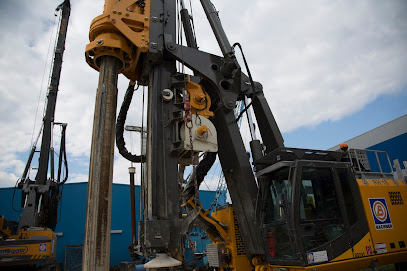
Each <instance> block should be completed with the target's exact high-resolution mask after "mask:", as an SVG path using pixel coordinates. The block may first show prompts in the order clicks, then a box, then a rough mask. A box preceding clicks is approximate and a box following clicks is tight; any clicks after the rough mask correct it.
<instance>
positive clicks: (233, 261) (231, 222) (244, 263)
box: [212, 206, 253, 271]
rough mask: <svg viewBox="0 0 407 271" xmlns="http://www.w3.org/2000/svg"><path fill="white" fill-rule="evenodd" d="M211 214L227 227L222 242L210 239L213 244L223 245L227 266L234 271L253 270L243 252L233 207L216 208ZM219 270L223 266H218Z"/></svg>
mask: <svg viewBox="0 0 407 271" xmlns="http://www.w3.org/2000/svg"><path fill="white" fill-rule="evenodd" d="M212 216H213V217H214V218H215V220H216V221H218V222H220V223H222V224H223V225H226V226H227V227H228V230H227V231H226V234H227V235H226V238H225V239H224V240H225V242H224V243H223V242H219V241H216V240H215V241H214V240H212V241H213V242H214V243H215V244H216V243H218V244H224V245H225V247H226V250H227V251H228V253H229V255H230V263H229V267H233V268H234V269H233V270H235V271H244V270H245V271H247V270H253V266H252V265H251V263H250V261H249V258H248V257H247V255H246V253H245V249H244V245H243V240H242V237H241V235H240V232H239V226H238V224H237V220H236V218H235V214H234V212H233V207H231V206H228V207H226V208H224V209H221V210H217V211H216V212H215V213H212ZM220 270H224V268H220Z"/></svg>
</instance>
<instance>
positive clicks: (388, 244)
mask: <svg viewBox="0 0 407 271" xmlns="http://www.w3.org/2000/svg"><path fill="white" fill-rule="evenodd" d="M356 182H357V184H358V187H359V192H360V195H361V198H362V202H363V206H360V208H363V210H364V212H365V215H366V220H367V222H368V225H369V232H368V233H367V234H366V235H365V236H364V237H363V238H362V239H361V240H360V241H359V242H358V243H357V244H354V245H353V247H352V248H351V249H348V250H347V251H346V252H344V253H343V254H342V255H340V256H339V257H337V258H335V259H333V260H330V261H328V262H324V263H321V264H314V265H309V266H276V265H270V264H268V263H265V262H264V261H261V260H260V259H258V258H254V259H253V260H252V263H250V261H249V259H248V257H247V256H246V254H245V252H244V245H243V242H242V239H241V236H240V232H239V227H238V225H237V221H236V219H235V217H234V213H233V208H232V207H231V206H228V207H227V208H224V209H221V210H218V211H217V212H216V213H213V214H212V216H213V217H214V218H215V220H216V221H218V222H220V223H221V224H222V225H225V226H226V227H227V230H226V234H227V237H226V240H227V241H226V242H217V241H216V240H214V241H215V243H216V244H222V245H224V249H223V250H222V251H223V253H221V254H222V255H221V256H220V258H223V260H221V261H220V262H222V264H221V265H223V267H220V270H223V268H227V267H233V268H234V269H233V270H236V271H247V270H255V271H266V270H267V271H271V270H272V271H277V270H278V271H294V270H296V271H299V270H304V271H305V270H309V271H316V270H318V271H325V270H326V271H328V270H329V271H335V270H338V271H339V270H360V269H365V268H369V267H371V266H372V265H374V266H381V265H386V264H391V263H397V262H406V261H407V248H406V242H407V231H406V229H407V217H406V215H407V206H406V202H405V201H406V199H407V185H406V184H405V183H404V182H403V181H400V180H392V179H357V180H356Z"/></svg>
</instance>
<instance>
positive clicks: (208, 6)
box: [201, 0, 234, 56]
mask: <svg viewBox="0 0 407 271" xmlns="http://www.w3.org/2000/svg"><path fill="white" fill-rule="evenodd" d="M201 4H202V7H203V9H204V11H205V14H206V17H207V18H208V21H209V24H210V25H211V27H212V31H213V33H214V34H215V37H216V40H217V41H218V44H219V47H220V49H221V51H222V54H223V56H226V55H229V54H232V55H234V51H233V48H232V46H230V43H229V40H228V37H227V36H226V33H225V30H224V29H223V27H222V23H221V22H220V19H219V16H218V12H217V11H216V9H215V7H214V6H213V4H212V2H211V1H210V0H201Z"/></svg>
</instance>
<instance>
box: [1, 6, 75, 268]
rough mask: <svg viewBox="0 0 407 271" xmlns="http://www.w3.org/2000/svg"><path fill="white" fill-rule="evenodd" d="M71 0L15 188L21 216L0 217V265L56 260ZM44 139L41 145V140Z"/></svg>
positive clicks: (65, 167) (64, 11) (30, 265)
mask: <svg viewBox="0 0 407 271" xmlns="http://www.w3.org/2000/svg"><path fill="white" fill-rule="evenodd" d="M70 10H71V6H70V2H69V0H65V1H64V2H63V3H61V4H60V5H59V6H58V7H57V9H56V11H61V16H60V22H59V31H58V33H57V41H56V46H55V51H54V59H53V65H52V71H51V80H50V85H49V87H48V93H47V100H46V108H45V112H44V118H43V121H42V127H41V131H40V133H39V134H38V137H37V139H36V141H35V142H34V144H33V146H32V149H31V152H30V154H29V158H28V161H27V163H26V166H25V169H24V172H23V174H22V177H21V178H20V179H19V181H18V184H17V188H18V189H21V193H22V196H21V207H22V208H23V212H22V214H21V216H20V219H19V221H8V220H6V219H5V218H4V217H1V218H0V233H1V236H0V267H2V266H7V267H6V268H13V269H15V268H19V267H21V268H22V270H28V269H30V268H35V267H36V266H40V265H43V264H48V265H47V266H48V267H51V265H52V264H51V265H50V264H49V263H52V262H53V261H54V260H55V254H56V245H57V237H56V235H55V233H54V231H55V227H56V225H57V223H58V206H59V202H60V200H61V197H62V187H63V185H64V183H65V182H66V181H67V179H68V163H67V159H66V149H65V131H66V127H67V124H66V123H59V122H56V121H55V120H54V116H55V106H56V101H57V95H58V86H59V79H60V74H61V68H62V57H63V53H64V50H65V40H66V31H67V28H68V20H69V15H70ZM54 126H60V127H61V142H60V150H59V158H58V167H57V169H55V159H54V157H55V154H54V153H55V151H54V145H53V130H54ZM41 135H42V140H41V147H40V150H39V151H38V150H37V142H38V140H39V139H40V136H41ZM37 152H39V157H38V161H39V162H38V168H37V173H36V176H35V178H34V180H31V179H30V176H29V171H30V169H31V164H32V161H33V158H34V156H35V154H36V153H37Z"/></svg>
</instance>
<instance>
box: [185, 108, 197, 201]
mask: <svg viewBox="0 0 407 271" xmlns="http://www.w3.org/2000/svg"><path fill="white" fill-rule="evenodd" d="M188 123H190V124H191V126H188ZM185 126H186V127H187V128H188V130H189V144H190V146H191V164H192V176H194V187H195V198H196V199H199V187H198V180H197V177H196V165H195V154H194V144H193V139H192V128H193V126H194V124H193V122H192V113H191V110H188V111H187V115H186V118H185Z"/></svg>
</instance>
